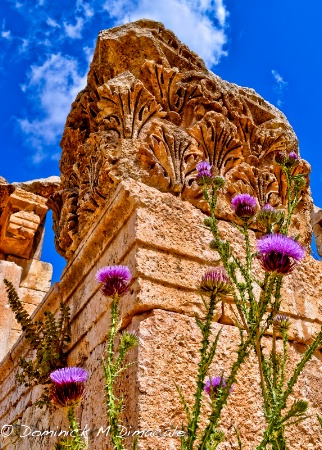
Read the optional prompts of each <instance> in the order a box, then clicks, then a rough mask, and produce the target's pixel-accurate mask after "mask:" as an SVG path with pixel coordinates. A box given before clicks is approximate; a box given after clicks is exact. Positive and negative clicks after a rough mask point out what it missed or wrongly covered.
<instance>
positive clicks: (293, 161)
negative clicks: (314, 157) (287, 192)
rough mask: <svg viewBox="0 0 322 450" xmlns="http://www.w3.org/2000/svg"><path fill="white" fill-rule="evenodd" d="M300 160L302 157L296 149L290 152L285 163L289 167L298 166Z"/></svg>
mask: <svg viewBox="0 0 322 450" xmlns="http://www.w3.org/2000/svg"><path fill="white" fill-rule="evenodd" d="M299 160H300V158H299V157H298V155H297V154H296V153H295V152H294V151H293V152H290V153H289V154H288V158H287V161H286V163H285V165H286V166H287V167H293V166H296V165H297V164H298V163H299Z"/></svg>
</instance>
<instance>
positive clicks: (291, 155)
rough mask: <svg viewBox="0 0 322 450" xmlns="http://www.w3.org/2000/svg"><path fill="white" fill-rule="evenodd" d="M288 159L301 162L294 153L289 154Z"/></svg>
mask: <svg viewBox="0 0 322 450" xmlns="http://www.w3.org/2000/svg"><path fill="white" fill-rule="evenodd" d="M288 157H289V158H291V159H296V161H298V160H299V157H298V155H297V154H296V153H295V152H294V151H293V152H291V153H289V154H288Z"/></svg>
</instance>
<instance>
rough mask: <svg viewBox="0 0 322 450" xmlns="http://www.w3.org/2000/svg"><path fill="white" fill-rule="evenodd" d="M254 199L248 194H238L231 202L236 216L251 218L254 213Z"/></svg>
mask: <svg viewBox="0 0 322 450" xmlns="http://www.w3.org/2000/svg"><path fill="white" fill-rule="evenodd" d="M256 205H257V204H256V199H255V198H254V197H252V196H251V195H249V194H238V195H235V197H234V198H233V199H232V201H231V207H232V208H233V210H234V212H235V214H236V216H238V217H244V218H247V217H252V216H253V215H254V214H255V212H256Z"/></svg>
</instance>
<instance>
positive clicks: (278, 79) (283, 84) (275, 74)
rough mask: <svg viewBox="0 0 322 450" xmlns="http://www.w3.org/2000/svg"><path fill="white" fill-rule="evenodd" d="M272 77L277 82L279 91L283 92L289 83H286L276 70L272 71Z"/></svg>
mask: <svg viewBox="0 0 322 450" xmlns="http://www.w3.org/2000/svg"><path fill="white" fill-rule="evenodd" d="M272 75H273V77H274V80H275V81H276V84H277V87H278V89H281V90H283V89H284V88H285V87H286V86H287V81H285V80H284V79H283V77H282V76H281V75H280V74H279V73H278V72H277V71H276V70H272Z"/></svg>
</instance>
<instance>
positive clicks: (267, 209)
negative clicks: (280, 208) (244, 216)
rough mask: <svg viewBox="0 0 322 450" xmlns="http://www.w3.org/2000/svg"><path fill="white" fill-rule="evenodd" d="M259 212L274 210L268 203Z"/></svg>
mask: <svg viewBox="0 0 322 450" xmlns="http://www.w3.org/2000/svg"><path fill="white" fill-rule="evenodd" d="M261 211H276V210H275V208H273V206H272V205H270V204H269V203H266V204H265V205H264V206H263V207H262V208H261Z"/></svg>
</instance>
